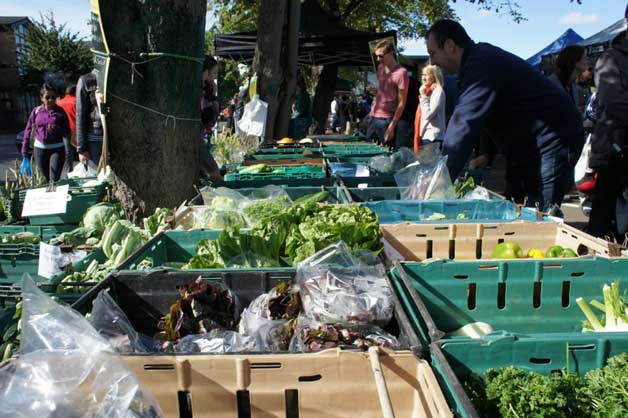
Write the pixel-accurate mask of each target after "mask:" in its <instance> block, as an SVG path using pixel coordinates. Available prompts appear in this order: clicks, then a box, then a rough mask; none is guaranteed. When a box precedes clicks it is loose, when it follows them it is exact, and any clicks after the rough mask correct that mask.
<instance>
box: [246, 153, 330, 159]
mask: <svg viewBox="0 0 628 418" xmlns="http://www.w3.org/2000/svg"><path fill="white" fill-rule="evenodd" d="M322 157H323V154H321V153H320V152H307V151H305V153H304V152H301V153H294V154H292V153H291V154H253V155H248V156H247V157H246V159H247V160H250V161H259V162H264V161H278V160H287V159H303V158H322Z"/></svg>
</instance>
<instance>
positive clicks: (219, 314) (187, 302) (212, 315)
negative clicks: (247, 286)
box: [157, 277, 237, 341]
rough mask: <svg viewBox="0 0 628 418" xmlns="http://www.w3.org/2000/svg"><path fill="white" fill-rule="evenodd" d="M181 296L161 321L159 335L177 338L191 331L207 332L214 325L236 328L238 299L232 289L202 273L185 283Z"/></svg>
mask: <svg viewBox="0 0 628 418" xmlns="http://www.w3.org/2000/svg"><path fill="white" fill-rule="evenodd" d="M179 292H180V294H181V297H180V299H179V300H178V301H177V302H176V303H174V304H172V305H171V306H170V309H169V310H168V313H167V314H166V316H164V317H163V318H162V320H161V321H160V322H159V325H158V328H159V329H160V330H161V331H160V332H159V333H158V335H157V338H159V339H161V340H164V341H177V340H179V339H180V338H182V337H185V336H186V335H189V334H206V333H208V332H210V331H211V330H212V329H227V330H234V329H235V325H236V312H237V310H236V301H235V297H234V296H233V295H232V294H231V292H230V291H229V290H222V289H220V288H218V287H215V286H212V285H211V284H209V283H205V282H204V281H203V279H202V278H201V277H199V278H198V279H196V281H195V282H193V283H190V284H188V285H184V286H181V288H180V289H179Z"/></svg>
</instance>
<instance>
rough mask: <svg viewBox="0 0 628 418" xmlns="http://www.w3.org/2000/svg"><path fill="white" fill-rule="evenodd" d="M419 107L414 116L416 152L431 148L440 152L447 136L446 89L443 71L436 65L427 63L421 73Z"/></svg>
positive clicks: (432, 150)
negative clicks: (444, 87)
mask: <svg viewBox="0 0 628 418" xmlns="http://www.w3.org/2000/svg"><path fill="white" fill-rule="evenodd" d="M419 92H420V96H419V101H420V104H419V107H418V108H417V111H416V116H415V118H414V153H415V154H417V155H418V154H419V148H421V149H422V152H425V151H426V150H427V149H430V150H431V152H434V153H440V149H441V145H442V143H443V139H444V138H445V90H444V89H443V72H442V71H441V69H440V68H439V67H437V66H436V65H427V66H425V67H424V68H423V71H422V74H421V88H420V90H419Z"/></svg>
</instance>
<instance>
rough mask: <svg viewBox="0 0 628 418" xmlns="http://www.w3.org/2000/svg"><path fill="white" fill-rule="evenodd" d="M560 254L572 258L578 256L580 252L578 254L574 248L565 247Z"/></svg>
mask: <svg viewBox="0 0 628 418" xmlns="http://www.w3.org/2000/svg"><path fill="white" fill-rule="evenodd" d="M560 256H561V257H563V258H571V257H578V254H576V252H575V251H574V250H572V249H571V248H565V249H563V252H562V253H560Z"/></svg>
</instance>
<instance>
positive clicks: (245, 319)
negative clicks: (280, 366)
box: [238, 288, 300, 351]
mask: <svg viewBox="0 0 628 418" xmlns="http://www.w3.org/2000/svg"><path fill="white" fill-rule="evenodd" d="M277 296H278V295H277V291H276V288H274V289H272V290H271V291H270V292H267V293H264V294H262V295H260V296H258V297H257V298H255V299H254V300H253V301H252V302H251V303H250V304H249V306H248V307H247V308H246V309H245V310H244V312H242V315H241V316H240V318H241V319H240V324H239V326H238V330H239V331H240V333H241V334H244V335H250V336H252V337H254V338H255V339H256V341H257V346H258V348H259V349H260V351H285V350H287V349H288V346H289V344H290V338H291V337H292V333H291V331H292V330H291V328H290V321H289V320H288V319H272V313H271V310H270V308H269V306H270V301H271V300H272V299H273V298H276V297H277ZM298 305H300V304H298ZM297 314H298V312H296V313H295V315H297Z"/></svg>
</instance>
